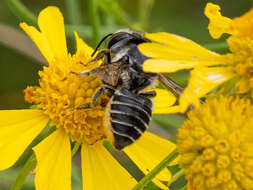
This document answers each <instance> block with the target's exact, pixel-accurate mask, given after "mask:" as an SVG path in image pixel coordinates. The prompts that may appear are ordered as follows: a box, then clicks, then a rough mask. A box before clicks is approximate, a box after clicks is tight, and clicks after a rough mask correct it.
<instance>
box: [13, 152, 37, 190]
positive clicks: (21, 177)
mask: <svg viewBox="0 0 253 190" xmlns="http://www.w3.org/2000/svg"><path fill="white" fill-rule="evenodd" d="M35 164H36V159H35V155H34V153H32V154H31V155H30V157H29V159H28V160H27V161H26V163H25V165H24V167H23V168H22V169H21V171H20V173H19V174H18V177H17V178H16V181H15V182H14V184H13V186H12V188H11V190H20V189H21V188H22V186H23V184H24V182H25V180H26V177H27V176H28V174H29V172H30V171H31V169H32V168H33V167H34V165H35Z"/></svg>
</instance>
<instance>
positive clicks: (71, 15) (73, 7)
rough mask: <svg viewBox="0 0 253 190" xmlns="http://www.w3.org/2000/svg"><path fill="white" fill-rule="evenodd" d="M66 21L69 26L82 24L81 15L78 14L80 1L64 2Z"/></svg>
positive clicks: (66, 0)
mask: <svg viewBox="0 0 253 190" xmlns="http://www.w3.org/2000/svg"><path fill="white" fill-rule="evenodd" d="M65 7H66V9H67V14H68V19H69V22H70V23H71V24H74V25H78V24H82V14H81V12H80V0H65Z"/></svg>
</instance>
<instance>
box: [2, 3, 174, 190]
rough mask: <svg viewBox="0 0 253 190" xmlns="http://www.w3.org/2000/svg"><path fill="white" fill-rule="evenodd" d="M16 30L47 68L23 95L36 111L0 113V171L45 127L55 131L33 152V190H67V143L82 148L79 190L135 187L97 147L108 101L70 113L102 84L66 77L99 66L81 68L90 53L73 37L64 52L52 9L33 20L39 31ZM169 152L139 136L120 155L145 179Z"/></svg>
mask: <svg viewBox="0 0 253 190" xmlns="http://www.w3.org/2000/svg"><path fill="white" fill-rule="evenodd" d="M20 26H21V28H22V29H23V30H24V31H25V32H26V33H27V34H28V35H29V36H30V37H31V38H32V40H33V41H34V42H35V43H36V45H37V46H38V48H39V50H40V51H41V53H42V54H43V56H44V57H45V58H46V60H47V61H48V63H49V64H48V67H43V70H42V71H40V72H39V76H40V81H39V83H40V86H36V87H28V88H27V89H26V90H25V100H26V101H28V102H30V103H34V104H36V106H37V108H38V109H33V110H30V109H24V110H2V111H0V155H1V156H0V170H4V169H7V168H9V167H11V166H12V165H13V164H14V163H15V162H16V161H17V160H18V158H19V157H20V156H21V155H22V153H23V152H24V151H25V149H26V148H27V147H28V145H29V144H30V143H31V142H32V141H33V140H34V139H35V138H36V136H37V135H38V134H39V133H40V132H41V131H42V130H43V128H44V127H45V126H46V124H47V123H48V122H49V121H51V126H53V125H55V126H56V128H57V129H56V131H54V132H53V133H52V134H51V135H50V136H48V137H47V138H46V139H44V140H43V141H42V142H41V143H39V144H38V145H36V146H35V147H34V148H33V150H34V152H35V155H36V159H37V167H36V170H35V171H36V176H35V187H36V190H70V189H71V146H70V138H71V140H72V141H78V142H80V141H81V142H82V148H81V159H82V161H81V163H82V177H83V189H88V190H89V189H91V190H94V189H105V190H113V189H115V190H118V189H126V190H129V189H131V188H132V187H133V186H134V185H135V184H136V183H137V182H136V181H135V179H134V178H133V177H132V176H131V175H130V174H129V173H128V172H127V171H126V170H125V168H123V167H122V166H121V165H120V164H119V163H118V162H117V161H116V160H115V159H114V158H113V157H112V155H111V154H110V153H109V152H108V151H107V150H106V149H105V148H104V146H103V143H102V142H103V140H105V139H107V138H108V131H107V129H105V127H104V125H103V120H104V115H105V104H106V103H107V101H108V99H107V98H106V97H104V98H103V99H102V100H101V105H100V106H97V107H95V108H91V109H83V110H79V109H76V108H77V107H79V106H80V105H84V104H85V103H87V102H90V101H91V97H92V95H93V94H94V92H95V91H96V89H97V88H98V87H99V86H100V85H101V84H102V82H101V80H100V79H99V78H97V77H96V76H88V77H80V76H77V75H75V74H72V71H74V72H81V71H83V70H89V69H92V68H94V67H95V66H97V65H98V64H99V63H94V64H92V65H87V64H86V63H87V62H88V61H89V59H90V58H91V57H90V55H91V53H92V52H93V50H92V48H90V47H89V46H88V45H86V44H85V43H84V42H83V41H82V40H81V39H80V38H79V37H78V35H77V34H76V33H75V37H76V43H77V52H76V54H74V55H70V54H69V53H68V52H67V46H66V38H65V30H64V21H63V16H62V14H61V12H60V11H59V9H58V8H56V7H48V8H46V9H44V10H43V11H41V13H40V14H39V17H38V26H39V28H40V31H38V30H37V29H36V28H34V27H32V26H28V25H27V24H26V23H21V25H20ZM161 94H162V96H158V97H157V99H156V100H158V101H164V99H165V96H166V99H167V97H168V96H170V94H169V93H167V92H164V91H162V92H161ZM159 97H160V98H159ZM173 101H175V100H173ZM158 108H159V106H158V107H157V108H156V109H158ZM174 148H175V145H174V144H173V143H170V142H169V141H167V140H165V139H162V138H160V137H158V136H155V135H153V134H151V133H148V132H145V133H144V134H143V136H142V137H141V138H140V139H139V140H137V141H136V143H134V144H133V145H131V146H129V147H126V148H125V149H124V151H125V152H126V153H127V155H128V156H129V157H130V158H131V159H132V160H133V161H134V162H135V163H136V164H137V165H138V166H139V168H140V169H141V170H142V171H143V173H144V174H147V173H148V172H149V171H150V170H151V169H153V168H154V167H155V166H156V165H157V164H158V163H159V162H160V161H161V160H162V159H164V158H165V157H166V156H167V155H168V154H169V153H170V152H171V151H172V150H173V149H174ZM170 175H171V174H170V172H169V171H168V170H164V171H163V172H161V174H160V175H158V176H157V177H156V178H155V179H154V182H156V183H157V184H159V185H160V186H162V188H164V189H166V187H165V186H164V185H163V184H162V183H161V182H160V180H164V181H167V180H168V179H169V178H170Z"/></svg>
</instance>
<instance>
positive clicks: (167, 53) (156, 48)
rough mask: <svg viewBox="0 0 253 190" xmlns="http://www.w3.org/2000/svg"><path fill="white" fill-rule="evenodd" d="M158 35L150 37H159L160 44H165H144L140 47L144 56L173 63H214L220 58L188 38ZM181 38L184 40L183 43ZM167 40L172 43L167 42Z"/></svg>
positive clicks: (166, 34) (165, 34) (167, 34)
mask: <svg viewBox="0 0 253 190" xmlns="http://www.w3.org/2000/svg"><path fill="white" fill-rule="evenodd" d="M158 34H159V35H158ZM158 34H148V35H149V36H150V35H152V38H154V37H153V36H155V37H157V38H158V39H159V42H160V43H163V44H158V43H142V44H140V45H139V46H138V48H139V49H140V51H141V52H142V53H143V54H144V55H146V56H148V57H152V58H163V59H167V60H171V61H173V60H174V61H175V60H189V61H195V62H199V61H201V60H205V61H212V60H213V59H215V58H216V57H219V54H216V53H214V52H212V51H209V50H207V49H205V48H203V47H201V46H200V45H198V44H197V43H195V42H193V41H191V40H188V39H186V38H183V37H179V36H176V35H174V34H169V33H162V34H161V33H158ZM161 36H162V37H161ZM175 36H176V37H175ZM181 38H182V39H184V40H183V41H182V40H181ZM162 40H164V42H161V41H162ZM166 40H170V41H169V42H167V41H166ZM171 41H172V42H173V41H174V43H175V44H173V43H171Z"/></svg>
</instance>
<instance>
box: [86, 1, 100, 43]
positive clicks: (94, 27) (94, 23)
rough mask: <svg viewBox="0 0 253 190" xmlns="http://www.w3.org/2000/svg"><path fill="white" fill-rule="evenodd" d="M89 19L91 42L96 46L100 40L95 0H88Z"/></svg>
mask: <svg viewBox="0 0 253 190" xmlns="http://www.w3.org/2000/svg"><path fill="white" fill-rule="evenodd" d="M88 10H89V17H90V21H91V25H92V35H93V41H94V43H95V44H97V43H98V42H99V40H100V33H99V15H98V3H97V0H88Z"/></svg>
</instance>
